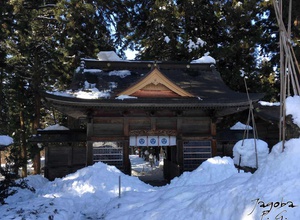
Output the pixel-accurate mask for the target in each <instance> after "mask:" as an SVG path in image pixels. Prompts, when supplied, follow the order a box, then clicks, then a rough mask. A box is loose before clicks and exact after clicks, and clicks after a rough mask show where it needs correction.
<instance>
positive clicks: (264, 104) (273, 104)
mask: <svg viewBox="0 0 300 220" xmlns="http://www.w3.org/2000/svg"><path fill="white" fill-rule="evenodd" d="M258 103H259V104H260V105H262V106H280V102H266V101H259V102H258Z"/></svg>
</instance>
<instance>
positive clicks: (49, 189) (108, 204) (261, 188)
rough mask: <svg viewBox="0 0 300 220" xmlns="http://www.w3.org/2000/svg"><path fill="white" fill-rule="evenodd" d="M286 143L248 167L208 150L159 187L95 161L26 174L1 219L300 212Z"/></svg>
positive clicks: (295, 215)
mask: <svg viewBox="0 0 300 220" xmlns="http://www.w3.org/2000/svg"><path fill="white" fill-rule="evenodd" d="M285 146H286V148H285V150H284V152H282V150H281V144H280V143H279V144H277V145H276V146H275V147H274V148H273V150H272V152H271V153H270V154H269V155H268V157H267V159H266V162H265V164H263V165H262V166H261V167H259V168H258V170H257V171H256V172H255V173H254V174H250V173H238V171H237V169H236V168H235V167H234V163H233V160H232V159H231V158H229V157H223V158H221V157H214V158H211V159H209V160H207V161H206V162H204V163H203V164H202V165H201V166H200V167H199V168H198V169H196V170H194V171H193V172H185V173H183V174H182V175H181V176H180V177H178V178H175V179H173V180H172V181H171V183H170V184H168V185H166V186H162V187H152V186H150V185H147V184H145V183H143V182H142V181H140V180H139V179H138V178H137V177H133V176H127V175H125V174H123V173H122V172H120V171H119V170H117V169H116V168H115V167H113V166H107V165H105V164H103V163H101V162H99V163H96V164H94V165H93V166H90V167H86V168H83V169H81V170H79V171H77V172H75V173H73V174H70V175H68V176H66V177H64V178H61V179H55V180H54V181H52V182H50V181H48V180H46V179H45V178H43V177H41V176H38V175H36V176H29V177H28V178H27V179H28V184H29V185H30V186H32V187H34V188H35V190H36V191H35V192H31V191H29V190H25V189H24V190H20V189H19V190H18V193H16V194H15V195H13V196H11V197H9V198H8V199H6V202H7V204H5V205H2V206H1V207H0V213H2V214H1V219H76V220H77V219H122V220H124V219H128V220H129V219H130V220H132V219H138V220H140V219H151V220H153V219H185V220H186V219H207V220H214V219H216V220H219V219H228V220H235V219H236V220H240V219H245V220H246V219H249V220H256V219H292V220H294V219H300V207H299V204H300V196H299V191H300V181H299V176H300V164H299V155H300V148H299V146H300V139H293V140H290V141H287V142H286V144H285ZM135 166H137V164H136V165H135ZM119 178H121V197H119ZM281 217H282V218H281Z"/></svg>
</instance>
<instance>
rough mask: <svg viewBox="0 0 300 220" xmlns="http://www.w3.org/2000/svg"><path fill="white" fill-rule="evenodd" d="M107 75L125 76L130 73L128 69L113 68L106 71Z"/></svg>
mask: <svg viewBox="0 0 300 220" xmlns="http://www.w3.org/2000/svg"><path fill="white" fill-rule="evenodd" d="M108 75H109V76H119V77H121V78H124V77H126V76H130V75H131V73H130V71H129V70H114V71H110V72H109V73H108Z"/></svg>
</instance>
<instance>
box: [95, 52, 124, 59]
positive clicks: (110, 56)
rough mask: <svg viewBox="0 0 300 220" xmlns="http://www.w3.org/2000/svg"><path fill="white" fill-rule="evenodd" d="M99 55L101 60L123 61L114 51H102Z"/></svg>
mask: <svg viewBox="0 0 300 220" xmlns="http://www.w3.org/2000/svg"><path fill="white" fill-rule="evenodd" d="M97 57H98V60H100V61H122V59H121V58H120V57H119V56H118V55H117V54H116V53H115V52H114V51H100V52H99V53H98V54H97Z"/></svg>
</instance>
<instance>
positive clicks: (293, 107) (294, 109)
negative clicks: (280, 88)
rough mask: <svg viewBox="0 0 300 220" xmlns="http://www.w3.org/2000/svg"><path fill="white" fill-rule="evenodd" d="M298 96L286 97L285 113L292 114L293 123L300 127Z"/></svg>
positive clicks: (299, 101)
mask: <svg viewBox="0 0 300 220" xmlns="http://www.w3.org/2000/svg"><path fill="white" fill-rule="evenodd" d="M299 106H300V96H294V97H291V96H290V97H287V98H286V115H292V118H293V122H294V124H296V125H298V127H300V111H299Z"/></svg>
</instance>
